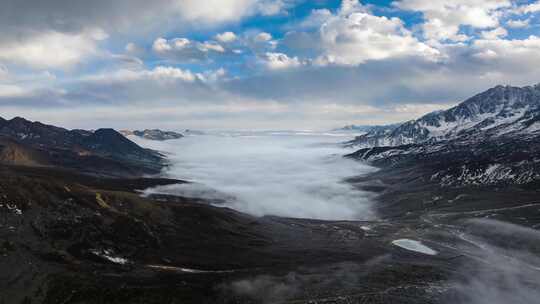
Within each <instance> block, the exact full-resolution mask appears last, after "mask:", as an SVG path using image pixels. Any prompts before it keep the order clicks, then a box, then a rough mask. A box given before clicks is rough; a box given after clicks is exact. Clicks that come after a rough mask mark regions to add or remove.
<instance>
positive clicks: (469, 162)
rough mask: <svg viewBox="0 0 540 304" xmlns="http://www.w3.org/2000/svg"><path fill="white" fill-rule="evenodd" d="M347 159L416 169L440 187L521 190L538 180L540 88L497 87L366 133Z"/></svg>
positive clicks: (359, 139)
mask: <svg viewBox="0 0 540 304" xmlns="http://www.w3.org/2000/svg"><path fill="white" fill-rule="evenodd" d="M347 145H351V146H354V147H358V148H360V149H359V150H358V151H356V152H355V153H352V154H350V155H348V157H352V158H356V159H359V160H362V161H366V162H369V163H370V164H372V165H375V166H378V167H384V168H386V169H387V170H391V169H392V168H394V169H395V168H406V167H409V168H413V167H414V168H416V170H417V172H422V174H423V176H422V178H423V179H424V180H429V181H434V182H436V183H438V184H440V185H441V186H445V187H449V186H452V187H459V186H471V185H473V186H474V185H476V186H478V185H516V184H519V185H527V184H535V183H538V180H539V179H540V85H536V86H526V87H521V88H520V87H511V86H497V87H494V88H492V89H489V90H487V91H485V92H483V93H480V94H478V95H476V96H474V97H472V98H470V99H467V100H466V101H464V102H462V103H460V104H458V105H457V106H455V107H453V108H451V109H448V110H446V111H438V112H433V113H430V114H427V115H425V116H422V117H421V118H419V119H416V120H412V121H409V122H406V123H404V124H402V125H401V126H399V127H397V128H395V129H393V130H392V131H390V132H382V133H381V132H377V131H371V132H368V133H366V134H364V135H361V136H358V137H356V138H355V139H354V140H353V141H351V142H348V143H347Z"/></svg>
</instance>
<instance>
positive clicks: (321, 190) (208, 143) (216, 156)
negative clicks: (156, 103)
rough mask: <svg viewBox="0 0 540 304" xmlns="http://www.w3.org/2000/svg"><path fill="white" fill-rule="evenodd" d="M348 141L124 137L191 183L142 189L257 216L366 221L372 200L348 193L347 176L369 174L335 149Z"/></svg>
mask: <svg viewBox="0 0 540 304" xmlns="http://www.w3.org/2000/svg"><path fill="white" fill-rule="evenodd" d="M352 137H353V135H351V134H317V133H309V132H227V133H209V134H205V135H197V136H187V137H184V138H182V139H179V140H171V141H165V142H158V141H150V140H144V139H141V138H135V137H131V139H132V140H134V141H136V142H137V143H139V144H140V145H142V146H144V147H148V148H152V149H156V150H160V151H165V152H168V153H170V154H169V155H168V157H169V159H170V161H171V162H172V166H171V168H170V169H169V170H168V171H167V172H166V174H167V175H169V176H170V177H174V178H178V179H183V180H189V181H192V182H195V183H193V184H186V185H174V186H167V187H158V188H154V189H151V190H149V191H150V192H154V193H155V192H159V193H166V194H179V195H183V196H189V197H204V198H207V199H217V200H219V199H223V198H227V199H226V201H225V202H224V203H223V204H224V205H225V206H227V207H230V208H233V209H236V210H238V211H242V212H246V213H249V214H252V215H256V216H263V215H278V216H285V217H301V218H314V219H332V220H338V219H339V220H348V219H368V218H370V217H372V212H371V208H370V198H371V197H372V196H373V194H371V193H369V192H364V191H358V190H356V189H353V187H351V185H349V184H347V183H344V182H343V180H344V179H345V178H347V177H352V176H357V175H361V174H365V173H368V172H371V171H373V170H374V168H372V167H369V166H366V165H363V164H361V163H358V162H355V161H353V160H349V159H345V158H343V157H342V155H344V154H346V153H350V152H352V150H347V149H345V148H343V147H341V146H340V145H338V143H341V142H344V141H346V140H349V139H352Z"/></svg>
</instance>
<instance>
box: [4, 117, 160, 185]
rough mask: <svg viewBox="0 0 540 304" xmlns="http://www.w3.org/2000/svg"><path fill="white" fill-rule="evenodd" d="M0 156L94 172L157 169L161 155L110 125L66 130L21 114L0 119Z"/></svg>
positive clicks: (134, 172) (22, 162) (13, 161)
mask: <svg viewBox="0 0 540 304" xmlns="http://www.w3.org/2000/svg"><path fill="white" fill-rule="evenodd" d="M0 148H1V150H0V160H1V161H2V162H3V163H8V164H17V165H41V166H58V167H65V168H72V169H77V170H82V171H85V172H88V173H93V174H106V175H140V174H145V173H150V174H151V173H159V171H160V170H161V168H162V167H163V166H164V160H163V158H162V156H161V155H160V154H159V153H158V152H156V151H151V150H148V149H144V148H142V147H140V146H138V145H137V144H135V143H133V142H132V141H130V140H128V139H127V138H125V137H124V136H122V135H121V134H120V133H118V132H116V131H115V130H113V129H98V130H95V131H86V130H67V129H64V128H59V127H56V126H51V125H46V124H43V123H40V122H31V121H28V120H26V119H24V118H21V117H16V118H13V119H11V120H5V119H1V120H0Z"/></svg>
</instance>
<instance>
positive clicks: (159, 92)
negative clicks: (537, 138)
mask: <svg viewBox="0 0 540 304" xmlns="http://www.w3.org/2000/svg"><path fill="white" fill-rule="evenodd" d="M539 62H540V1H539V0H523V1H521V0H514V1H510V0H395V1H392V0H379V1H377V0H369V1H368V0H363V1H356V0H342V1H339V0H311V1H308V0H206V1H200V0H155V1H147V0H116V1H108V0H107V1H106V0H94V1H87V0H41V1H37V0H31V1H30V0H0V109H1V112H0V116H2V117H4V118H11V117H14V116H23V117H25V118H28V119H31V120H40V121H43V122H46V123H51V124H56V125H61V126H65V127H68V128H88V129H91V128H98V127H114V128H128V129H138V128H163V129H171V130H181V129H185V128H191V129H274V130H276V129H303V130H305V129H309V130H324V129H329V128H335V127H339V126H342V125H346V124H353V123H354V124H386V123H395V122H401V121H406V120H409V119H414V118H416V117H418V116H420V115H422V114H425V113H428V112H431V111H435V110H439V109H445V108H448V107H451V106H453V105H455V104H457V103H459V102H461V101H463V100H465V99H466V98H468V97H471V96H472V95H474V94H476V93H480V92H482V91H484V90H486V89H488V88H490V87H493V86H495V85H499V84H503V85H506V84H508V85H516V86H525V85H533V84H536V83H539V82H540V69H539V68H538V63H539Z"/></svg>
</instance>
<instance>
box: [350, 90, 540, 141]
mask: <svg viewBox="0 0 540 304" xmlns="http://www.w3.org/2000/svg"><path fill="white" fill-rule="evenodd" d="M539 116H540V85H535V86H526V87H513V86H503V85H498V86H496V87H494V88H491V89H489V90H487V91H484V92H482V93H479V94H477V95H475V96H473V97H471V98H469V99H467V100H465V101H463V102H462V103H460V104H458V105H457V106H455V107H452V108H450V109H448V110H444V111H436V112H432V113H428V114H426V115H424V116H422V117H420V118H419V119H416V120H411V121H409V122H406V123H404V124H402V125H401V126H399V127H398V128H395V129H394V130H393V131H392V132H390V133H387V134H380V133H376V132H373V131H372V132H368V133H367V134H364V135H361V136H358V137H357V138H356V139H355V140H353V141H352V142H350V144H352V145H356V146H359V147H365V148H368V147H379V146H399V145H405V144H415V143H422V142H425V141H433V140H435V141H439V140H448V139H454V138H457V137H460V136H474V135H476V136H479V134H482V136H490V137H494V136H495V137H496V136H502V135H508V134H514V133H519V134H528V133H530V132H538V129H540V125H538V124H539V122H538V117H539Z"/></svg>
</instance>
